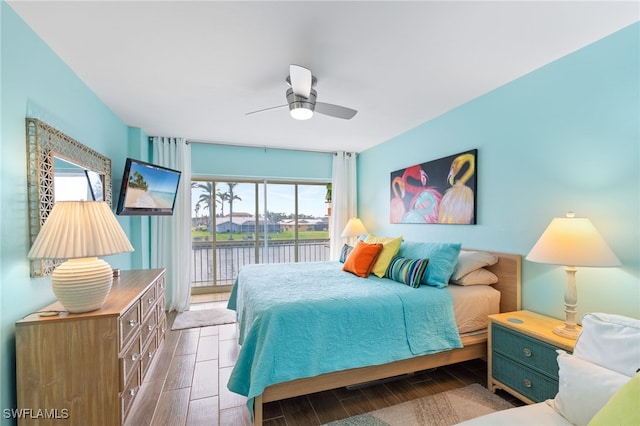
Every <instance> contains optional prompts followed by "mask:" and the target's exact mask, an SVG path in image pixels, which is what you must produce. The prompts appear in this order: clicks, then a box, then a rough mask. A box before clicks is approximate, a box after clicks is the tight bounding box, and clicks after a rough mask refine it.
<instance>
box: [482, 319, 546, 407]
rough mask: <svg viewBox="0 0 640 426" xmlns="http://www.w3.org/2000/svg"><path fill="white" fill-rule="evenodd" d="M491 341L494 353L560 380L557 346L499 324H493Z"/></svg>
mask: <svg viewBox="0 0 640 426" xmlns="http://www.w3.org/2000/svg"><path fill="white" fill-rule="evenodd" d="M491 339H492V350H493V351H494V353H497V354H501V355H503V356H505V357H508V358H511V359H513V360H515V361H518V362H520V363H522V364H525V365H526V366H527V367H531V368H532V369H535V370H538V371H539V372H540V373H544V374H546V375H548V376H549V377H550V378H552V379H555V380H556V381H557V380H558V362H557V357H558V353H557V352H556V349H557V348H556V347H555V346H552V345H549V344H547V343H545V342H541V341H540V340H536V339H533V338H531V337H529V336H525V335H524V334H520V333H517V332H514V331H512V330H509V329H508V328H505V327H502V326H500V325H498V324H492V326H491ZM494 367H495V365H494ZM494 376H495V374H494ZM556 391H557V385H556ZM554 395H555V393H554Z"/></svg>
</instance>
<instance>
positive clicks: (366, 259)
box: [342, 241, 382, 278]
mask: <svg viewBox="0 0 640 426" xmlns="http://www.w3.org/2000/svg"><path fill="white" fill-rule="evenodd" d="M381 251H382V244H367V243H365V242H364V241H358V243H357V244H356V246H355V247H354V248H353V250H352V251H351V253H349V257H347V260H346V261H345V262H344V266H343V267H342V270H343V271H347V272H351V273H352V274H355V275H357V276H359V277H362V278H367V277H368V276H369V274H370V273H371V270H372V269H373V266H374V265H375V264H376V260H378V256H380V252H381Z"/></svg>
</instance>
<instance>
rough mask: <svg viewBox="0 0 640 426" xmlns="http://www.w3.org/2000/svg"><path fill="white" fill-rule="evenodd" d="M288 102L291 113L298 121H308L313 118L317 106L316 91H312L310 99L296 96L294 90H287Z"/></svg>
mask: <svg viewBox="0 0 640 426" xmlns="http://www.w3.org/2000/svg"><path fill="white" fill-rule="evenodd" d="M287 102H288V103H289V113H290V114H291V117H293V118H295V119H296V120H308V119H310V118H311V117H313V111H314V110H315V106H316V91H315V90H313V89H311V93H310V94H309V97H308V98H305V97H304V96H300V95H296V94H295V93H293V90H292V89H289V90H287Z"/></svg>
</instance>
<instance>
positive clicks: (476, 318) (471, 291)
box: [446, 284, 500, 335]
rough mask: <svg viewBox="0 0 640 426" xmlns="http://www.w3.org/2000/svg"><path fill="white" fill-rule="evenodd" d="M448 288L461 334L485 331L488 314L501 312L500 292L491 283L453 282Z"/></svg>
mask: <svg viewBox="0 0 640 426" xmlns="http://www.w3.org/2000/svg"><path fill="white" fill-rule="evenodd" d="M446 289H447V290H449V293H450V294H451V296H452V297H453V313H454V316H455V319H456V324H457V326H458V333H460V334H461V335H462V334H464V333H471V332H474V331H478V330H481V331H484V330H485V329H486V328H487V324H488V319H487V315H491V314H497V313H499V312H500V292H499V291H498V290H496V289H495V288H493V287H491V286H489V285H472V286H461V285H455V284H451V285H448V286H447V287H446Z"/></svg>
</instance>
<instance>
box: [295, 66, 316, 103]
mask: <svg viewBox="0 0 640 426" xmlns="http://www.w3.org/2000/svg"><path fill="white" fill-rule="evenodd" d="M289 78H290V79H291V88H292V89H293V93H295V94H296V95H298V96H302V97H304V98H308V97H309V94H310V93H311V86H312V78H313V77H312V75H311V70H309V69H307V68H305V67H301V66H300V65H293V64H291V65H290V66H289Z"/></svg>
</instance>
